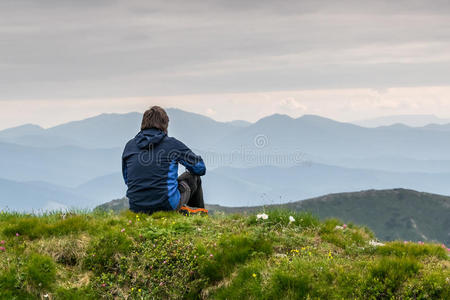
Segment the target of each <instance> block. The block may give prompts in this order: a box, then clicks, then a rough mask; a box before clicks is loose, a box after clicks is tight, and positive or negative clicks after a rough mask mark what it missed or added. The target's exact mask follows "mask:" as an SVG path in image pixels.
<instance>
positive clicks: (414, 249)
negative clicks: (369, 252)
mask: <svg viewBox="0 0 450 300" xmlns="http://www.w3.org/2000/svg"><path fill="white" fill-rule="evenodd" d="M376 253H378V254H380V255H383V256H390V255H395V256H399V257H402V256H412V257H421V256H435V257H437V258H441V259H446V258H447V249H444V248H442V247H441V246H439V245H435V244H423V245H419V244H415V243H404V242H392V243H386V245H385V246H383V247H378V248H377V249H376Z"/></svg>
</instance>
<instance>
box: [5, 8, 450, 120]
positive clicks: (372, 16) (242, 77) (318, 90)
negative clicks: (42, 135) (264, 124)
mask: <svg viewBox="0 0 450 300" xmlns="http://www.w3.org/2000/svg"><path fill="white" fill-rule="evenodd" d="M151 104H160V105H163V106H166V107H179V108H183V109H186V110H190V111H194V112H198V113H202V114H207V115H210V116H211V117H213V118H215V119H217V120H232V119H246V120H250V121H254V120H256V119H258V118H260V117H262V116H264V115H267V114H271V113H275V112H279V113H288V114H290V115H291V116H300V115H302V114H305V113H314V114H320V115H324V116H327V117H332V118H334V119H338V120H343V121H351V120H356V119H362V118H370V117H376V116H381V115H392V114H420V113H425V114H436V115H438V116H440V117H450V1H448V0H443V1H440V0H433V1H418V0H396V1H384V0H377V1H363V0H357V1H345V0H340V1H331V0H330V1H320V0H311V1H305V0H303V1H290V0H284V1H272V0H246V1H244V0H239V1H237V0H223V1H219V0H216V1H214V0H207V1H206V0H205V1H195V0H189V1H186V0H181V1H167V0H164V1H155V0H148V1H134V0H124V1H118V0H116V1H114V0H39V1H36V0H1V1H0V129H1V128H5V127H9V126H14V125H18V124H22V123H28V122H33V123H38V124H41V125H44V126H51V125H55V124H58V123H62V122H65V121H68V120H73V119H80V118H84V117H87V116H92V115H95V114H98V113H101V112H127V111H133V110H142V109H145V108H146V107H147V106H149V105H151Z"/></svg>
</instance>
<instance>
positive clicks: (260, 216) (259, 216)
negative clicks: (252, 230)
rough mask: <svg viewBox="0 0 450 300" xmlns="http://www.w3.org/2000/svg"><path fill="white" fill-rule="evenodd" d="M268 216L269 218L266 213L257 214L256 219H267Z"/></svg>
mask: <svg viewBox="0 0 450 300" xmlns="http://www.w3.org/2000/svg"><path fill="white" fill-rule="evenodd" d="M268 218H269V216H268V215H266V214H264V213H262V214H257V215H256V220H258V219H263V220H267V219H268Z"/></svg>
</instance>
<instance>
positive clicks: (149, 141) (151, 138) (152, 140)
mask: <svg viewBox="0 0 450 300" xmlns="http://www.w3.org/2000/svg"><path fill="white" fill-rule="evenodd" d="M166 135H167V134H166V133H165V132H162V131H161V130H159V129H154V128H150V129H144V130H142V131H140V132H139V133H138V134H137V135H136V137H135V138H134V139H135V141H136V145H137V146H138V147H139V148H140V149H144V148H148V147H150V146H151V145H157V144H159V143H160V142H161V141H162V139H163V138H164V137H165V136H166Z"/></svg>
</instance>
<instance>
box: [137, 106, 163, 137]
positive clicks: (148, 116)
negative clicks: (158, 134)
mask: <svg viewBox="0 0 450 300" xmlns="http://www.w3.org/2000/svg"><path fill="white" fill-rule="evenodd" d="M168 127H169V116H168V115H167V113H166V111H165V110H164V109H163V108H161V107H159V106H153V107H151V108H150V109H148V110H147V111H145V113H144V116H143V117H142V124H141V130H144V129H150V128H156V129H159V130H161V131H164V132H165V133H167V128H168Z"/></svg>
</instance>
